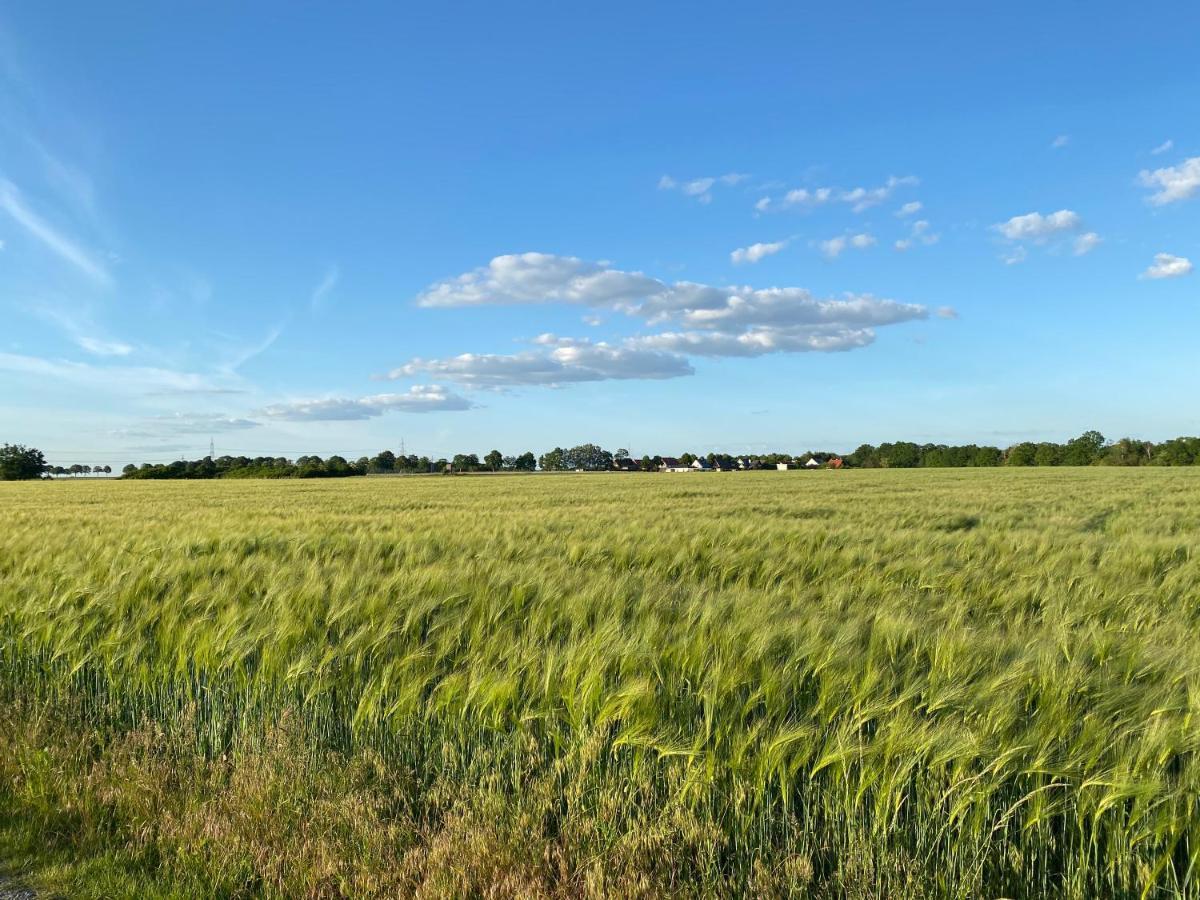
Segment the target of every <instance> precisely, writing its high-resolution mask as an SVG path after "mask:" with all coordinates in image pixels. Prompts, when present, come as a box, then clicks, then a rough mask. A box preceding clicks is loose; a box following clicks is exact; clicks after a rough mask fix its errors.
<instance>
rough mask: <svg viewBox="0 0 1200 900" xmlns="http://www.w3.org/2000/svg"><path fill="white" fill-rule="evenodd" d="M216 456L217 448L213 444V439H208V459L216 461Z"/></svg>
mask: <svg viewBox="0 0 1200 900" xmlns="http://www.w3.org/2000/svg"><path fill="white" fill-rule="evenodd" d="M216 455H217V447H216V445H215V444H214V443H213V439H212V438H209V439H208V458H209V459H214V458H216Z"/></svg>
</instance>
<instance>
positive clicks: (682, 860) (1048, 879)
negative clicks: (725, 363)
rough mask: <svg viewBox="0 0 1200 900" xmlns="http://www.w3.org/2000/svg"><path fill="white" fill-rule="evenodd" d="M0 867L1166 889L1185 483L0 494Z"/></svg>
mask: <svg viewBox="0 0 1200 900" xmlns="http://www.w3.org/2000/svg"><path fill="white" fill-rule="evenodd" d="M0 510H3V512H4V523H3V530H2V531H0V869H3V868H4V867H5V866H7V867H8V868H9V869H12V870H14V871H16V872H18V873H19V874H22V875H23V876H24V877H27V878H29V879H30V880H32V881H33V882H35V883H38V884H43V885H48V886H49V887H51V888H56V889H59V890H63V891H65V892H67V893H69V894H70V895H72V896H84V897H86V896H113V895H122V894H138V895H140V896H219V897H235V896H236V897H241V896H272V897H284V896H289V897H290V896H324V897H339V896H346V897H362V896H413V895H415V896H425V897H443V896H479V895H485V894H486V895H489V896H498V897H517V896H520V897H530V896H533V897H537V896H545V897H558V896H561V897H568V896H570V897H575V896H589V895H590V896H646V897H650V896H711V895H742V894H754V895H756V896H813V897H840V896H854V897H895V896H908V897H920V896H929V897H944V896H963V897H965V896H1008V897H1025V896H1044V895H1047V894H1055V895H1061V896H1069V897H1093V896H1141V895H1143V892H1144V891H1147V892H1154V891H1157V893H1156V894H1155V895H1173V894H1181V893H1195V888H1194V885H1195V883H1196V881H1197V879H1198V878H1200V875H1198V874H1197V873H1196V871H1195V865H1196V860H1197V856H1198V855H1200V808H1198V804H1200V760H1198V759H1197V755H1196V751H1197V749H1198V745H1200V716H1198V713H1200V641H1198V640H1197V637H1198V634H1200V625H1198V622H1197V616H1198V612H1200V552H1198V551H1200V471H1197V470H1195V469H1169V468H1162V469H1139V470H1112V469H1097V468H1079V469H1073V468H1056V469H1041V470H1010V469H1000V470H910V471H895V470H867V471H843V472H830V471H822V472H813V473H787V472H778V473H776V472H769V473H768V472H764V473H727V474H695V475H686V474H685V475H627V476H622V475H615V474H609V475H596V476H585V475H578V476H576V475H561V476H511V477H504V476H499V477H460V478H439V477H413V478H391V479H349V480H345V481H314V482H305V481H291V482H254V481H220V482H144V481H133V482H115V483H64V482H54V483H28V484H25V483H22V484H4V485H0Z"/></svg>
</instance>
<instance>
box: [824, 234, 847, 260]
mask: <svg viewBox="0 0 1200 900" xmlns="http://www.w3.org/2000/svg"><path fill="white" fill-rule="evenodd" d="M846 243H847V241H846V238H845V237H835V238H830V239H829V240H827V241H819V242H818V243H817V249H818V250H820V251H821V252H822V253H824V254H825V255H826V256H828V257H829V258H830V259H837V258H838V257H839V256H841V255H842V251H843V250H845V249H846Z"/></svg>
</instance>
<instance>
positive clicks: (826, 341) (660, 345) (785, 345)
mask: <svg viewBox="0 0 1200 900" xmlns="http://www.w3.org/2000/svg"><path fill="white" fill-rule="evenodd" d="M874 340H875V332H874V331H872V330H871V329H869V328H857V329H854V328H836V327H833V328H821V327H803V326H793V327H785V326H769V325H762V326H755V327H754V328H750V329H747V330H746V331H743V332H740V333H730V332H726V331H668V332H664V333H662V334H655V335H649V336H647V337H643V338H634V339H632V341H631V342H632V343H633V344H634V345H635V346H638V347H648V348H652V349H655V350H664V351H669V352H672V353H681V354H688V355H691V356H708V357H746V356H763V355H765V354H768V353H808V352H817V353H834V352H838V351H844V350H856V349H858V348H860V347H865V346H867V345H868V344H870V343H872V342H873V341H874Z"/></svg>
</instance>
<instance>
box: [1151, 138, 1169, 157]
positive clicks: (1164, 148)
mask: <svg viewBox="0 0 1200 900" xmlns="http://www.w3.org/2000/svg"><path fill="white" fill-rule="evenodd" d="M1174 147H1175V142H1174V141H1173V140H1171V139H1170V138H1167V140H1165V141H1163V142H1162V143H1161V144H1159V145H1158V146H1157V147H1155V148H1154V149H1153V150H1151V151H1150V154H1151V155H1152V156H1160V155H1162V154H1163V153H1166V152H1168V151H1170V150H1172V149H1173V148H1174Z"/></svg>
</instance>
